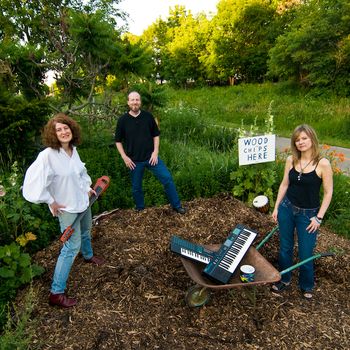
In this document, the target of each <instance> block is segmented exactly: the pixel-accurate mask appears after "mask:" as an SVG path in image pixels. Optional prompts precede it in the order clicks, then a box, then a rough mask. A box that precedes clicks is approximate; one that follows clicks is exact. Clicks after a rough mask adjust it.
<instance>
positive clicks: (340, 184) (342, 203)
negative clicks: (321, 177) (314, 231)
mask: <svg viewBox="0 0 350 350" xmlns="http://www.w3.org/2000/svg"><path fill="white" fill-rule="evenodd" d="M349 196H350V178H349V176H345V175H343V174H334V176H333V197H332V201H331V204H330V206H329V208H328V210H327V214H326V223H327V224H328V225H329V226H331V228H332V230H334V231H335V232H337V233H338V234H340V235H343V236H344V237H346V238H348V239H350V202H349Z"/></svg>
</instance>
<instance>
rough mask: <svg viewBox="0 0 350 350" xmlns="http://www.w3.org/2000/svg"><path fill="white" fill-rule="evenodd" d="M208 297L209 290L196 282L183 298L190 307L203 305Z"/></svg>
mask: <svg viewBox="0 0 350 350" xmlns="http://www.w3.org/2000/svg"><path fill="white" fill-rule="evenodd" d="M209 299H210V290H209V289H208V288H205V287H202V286H200V285H198V284H196V285H194V286H192V287H190V288H189V289H188V290H187V292H186V295H185V300H186V303H187V305H188V306H190V307H200V306H203V305H205V304H206V303H207V302H208V301H209Z"/></svg>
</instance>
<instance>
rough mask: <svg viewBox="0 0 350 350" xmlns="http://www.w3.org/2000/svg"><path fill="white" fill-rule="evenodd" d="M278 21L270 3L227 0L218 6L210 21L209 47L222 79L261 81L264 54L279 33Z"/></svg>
mask: <svg viewBox="0 0 350 350" xmlns="http://www.w3.org/2000/svg"><path fill="white" fill-rule="evenodd" d="M224 3H225V6H223V4H224ZM278 19H279V16H278V15H277V13H276V8H275V6H274V5H272V4H271V2H267V1H255V0H254V1H239V0H231V1H225V2H223V1H222V2H221V3H220V4H219V6H218V13H217V15H216V16H215V18H214V19H213V21H214V22H215V24H216V25H215V26H214V28H215V29H214V33H213V37H214V39H213V41H214V43H213V47H214V52H215V57H216V60H215V65H216V66H217V67H218V68H217V69H218V70H219V71H220V76H221V77H222V78H225V79H226V80H227V79H228V78H229V77H233V76H235V77H236V78H238V79H239V80H243V81H245V82H258V81H260V82H261V81H263V80H264V78H265V74H266V72H267V58H268V51H269V50H270V49H271V47H273V44H274V41H275V38H276V37H277V36H278V35H279V34H280V33H281V29H280V28H278V24H279V21H278Z"/></svg>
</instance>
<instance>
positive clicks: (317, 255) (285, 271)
mask: <svg viewBox="0 0 350 350" xmlns="http://www.w3.org/2000/svg"><path fill="white" fill-rule="evenodd" d="M334 255H335V254H334V253H331V252H325V253H318V254H315V255H313V256H310V257H309V258H307V259H305V260H303V261H300V262H298V263H297V264H295V265H292V266H291V267H288V268H287V269H285V270H283V271H281V272H280V275H281V276H282V275H284V274H286V273H288V272H291V271H293V270H295V269H297V268H298V267H300V266H302V265H304V264H306V263H307V262H309V261H312V260H315V259H319V258H322V257H326V256H334Z"/></svg>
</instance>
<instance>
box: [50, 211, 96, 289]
mask: <svg viewBox="0 0 350 350" xmlns="http://www.w3.org/2000/svg"><path fill="white" fill-rule="evenodd" d="M78 215H79V214H75V213H74V214H73V213H67V212H62V214H60V215H59V216H58V220H59V223H60V228H61V231H62V232H63V231H64V230H65V229H66V228H67V227H68V226H69V225H71V224H72V223H73V221H74V219H75V218H76V217H77V216H78ZM91 226H92V219H91V209H90V208H89V209H88V210H87V212H86V214H85V215H84V217H83V218H82V219H81V220H80V222H78V223H76V224H75V225H74V226H73V228H74V233H73V234H72V235H71V236H70V238H69V239H68V241H66V242H65V243H64V244H63V247H62V249H61V252H60V255H59V257H58V259H57V263H56V267H55V272H54V275H53V281H52V285H51V293H52V294H60V293H64V290H65V289H66V284H67V279H68V276H69V272H70V270H71V267H72V265H73V262H74V259H75V257H76V256H77V254H78V253H79V251H81V253H82V255H83V257H84V259H91V258H92V256H93V251H92V246H91V235H90V231H91Z"/></svg>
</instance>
